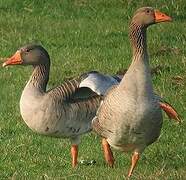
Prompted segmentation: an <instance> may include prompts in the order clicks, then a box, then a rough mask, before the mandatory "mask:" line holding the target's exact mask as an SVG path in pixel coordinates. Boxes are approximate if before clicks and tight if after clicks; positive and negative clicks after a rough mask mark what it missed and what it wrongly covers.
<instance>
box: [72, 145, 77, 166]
mask: <svg viewBox="0 0 186 180" xmlns="http://www.w3.org/2000/svg"><path fill="white" fill-rule="evenodd" d="M71 157H72V167H73V168H74V167H76V166H77V157H78V145H76V144H74V145H72V146H71Z"/></svg>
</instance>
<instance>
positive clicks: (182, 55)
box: [0, 0, 186, 180]
mask: <svg viewBox="0 0 186 180" xmlns="http://www.w3.org/2000/svg"><path fill="white" fill-rule="evenodd" d="M146 2H147V1H145V0H141V1H140V2H138V1H135V0H133V1H132V0H92V1H91V0H54V1H47V0H40V1H39V0H32V1H30V0H22V1H19V0H1V1H0V41H1V44H0V58H1V61H3V59H4V58H5V57H9V56H10V55H12V54H13V53H14V52H15V51H16V50H17V49H18V48H19V47H20V46H22V45H24V44H27V43H31V42H37V43H39V44H42V45H43V46H44V47H45V48H46V49H47V50H48V52H49V54H50V57H51V61H52V66H51V74H50V81H49V87H52V86H55V85H58V84H61V83H62V82H63V81H64V80H65V79H67V78H69V77H73V76H77V75H79V74H81V73H83V72H87V71H90V70H98V71H101V72H104V73H108V74H114V73H116V72H117V71H118V70H120V69H123V68H127V67H128V66H129V64H130V62H131V49H130V46H129V39H128V24H129V21H130V18H131V16H132V14H133V12H134V11H135V10H136V9H137V8H139V7H142V6H147V5H148V6H153V7H155V8H158V9H160V10H161V11H162V12H165V13H167V14H168V15H170V16H172V17H173V19H174V21H173V22H172V23H162V24H158V25H156V26H152V27H150V28H149V30H148V47H149V55H150V61H151V65H152V66H157V65H161V66H162V67H163V69H162V70H161V71H160V73H159V74H158V75H156V76H155V77H153V83H154V88H155V90H156V92H157V93H158V94H160V95H161V96H163V97H165V98H166V100H167V101H169V102H170V103H172V104H173V105H174V106H175V107H176V109H177V110H178V112H179V113H180V115H181V116H182V119H183V122H182V124H181V125H178V124H176V123H175V122H174V121H169V120H168V118H167V117H166V116H164V125H163V128H162V132H161V136H160V139H159V140H158V141H157V142H156V143H154V144H153V145H151V146H149V147H148V148H147V149H146V150H145V152H144V153H143V155H142V157H141V159H140V161H139V163H138V166H137V168H136V170H135V172H134V175H133V177H132V178H131V179H136V180H138V179H158V180H159V179H163V180H164V179H172V180H174V179H185V178H186V132H185V129H186V122H185V121H184V118H185V117H186V34H185V32H186V21H185V19H186V11H185V9H186V2H185V0H177V1H174V0H156V1H153V0H149V1H148V3H146ZM31 72H32V68H31V67H9V68H0V85H1V91H0V179H110V180H112V179H113V180H115V179H124V178H125V177H126V175H127V171H128V168H129V165H130V154H124V153H121V152H118V151H114V156H115V159H116V163H115V167H114V168H113V169H111V168H109V167H107V165H106V164H105V162H104V159H103V156H102V152H101V146H100V137H98V136H97V135H96V134H94V133H89V134H86V135H85V136H83V138H82V143H81V145H80V147H79V160H81V159H85V160H95V161H96V164H94V165H90V166H86V165H82V164H79V166H78V167H77V168H76V169H72V168H71V158H70V153H69V152H70V142H69V140H68V139H59V138H58V139H57V138H50V137H44V136H40V135H38V134H35V133H33V132H32V131H31V130H30V129H29V128H27V126H26V125H25V123H24V122H23V120H22V118H21V116H20V112H19V99H20V95H21V92H22V90H23V88H24V85H25V83H26V81H27V80H28V78H29V76H30V74H31Z"/></svg>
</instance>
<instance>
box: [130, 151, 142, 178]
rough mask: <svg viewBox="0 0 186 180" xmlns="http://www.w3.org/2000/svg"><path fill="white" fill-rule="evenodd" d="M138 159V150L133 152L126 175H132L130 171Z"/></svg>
mask: <svg viewBox="0 0 186 180" xmlns="http://www.w3.org/2000/svg"><path fill="white" fill-rule="evenodd" d="M138 160H139V153H138V152H134V154H133V155H132V164H131V167H130V170H129V173H128V177H130V176H131V175H132V172H133V170H134V168H135V167H136V164H137V162H138Z"/></svg>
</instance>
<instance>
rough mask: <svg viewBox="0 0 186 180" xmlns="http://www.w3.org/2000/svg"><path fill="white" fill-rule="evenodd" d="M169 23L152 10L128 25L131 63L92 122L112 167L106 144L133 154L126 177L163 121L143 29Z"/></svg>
mask: <svg viewBox="0 0 186 180" xmlns="http://www.w3.org/2000/svg"><path fill="white" fill-rule="evenodd" d="M170 20H171V18H170V17H168V16H167V15H165V14H163V13H161V12H159V11H156V10H154V9H153V8H151V7H144V8H140V9H138V10H137V11H136V13H135V14H134V16H133V18H132V21H131V24H130V40H131V44H132V49H133V58H132V63H131V65H130V67H129V69H128V71H127V72H126V74H125V76H124V77H123V79H122V80H121V82H120V84H119V85H118V86H115V88H112V89H110V90H109V91H108V93H107V95H106V97H105V98H104V101H103V103H102V104H101V106H100V108H99V110H98V113H97V116H96V117H95V118H94V120H93V123H92V124H93V129H94V130H95V131H96V132H97V133H98V134H99V135H101V136H102V137H103V141H102V143H103V148H104V154H105V159H106V161H107V162H108V163H109V164H110V165H111V166H112V165H113V163H114V159H113V156H112V152H111V150H110V148H109V145H110V146H112V147H114V148H116V149H119V150H121V151H126V152H128V151H129V152H130V151H132V152H133V156H132V160H131V161H132V163H131V168H130V170H129V173H128V176H129V177H130V176H131V175H132V172H133V170H134V168H135V166H136V163H137V161H138V159H139V156H140V154H141V153H142V152H143V151H144V149H145V148H146V147H147V146H148V145H150V144H152V143H153V142H154V141H156V140H157V138H158V137H159V134H160V131H161V127H162V121H163V118H162V112H161V109H160V106H159V102H158V98H157V96H156V95H155V94H154V91H153V85H152V80H151V74H150V67H149V57H148V53H147V43H146V29H147V27H148V26H149V25H151V24H155V23H158V22H164V21H170Z"/></svg>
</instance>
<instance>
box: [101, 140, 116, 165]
mask: <svg viewBox="0 0 186 180" xmlns="http://www.w3.org/2000/svg"><path fill="white" fill-rule="evenodd" d="M102 147H103V153H104V157H105V161H106V162H107V163H108V165H109V166H110V167H113V166H114V157H113V154H112V150H111V148H110V145H109V144H108V142H107V140H106V139H105V138H103V139H102Z"/></svg>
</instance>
